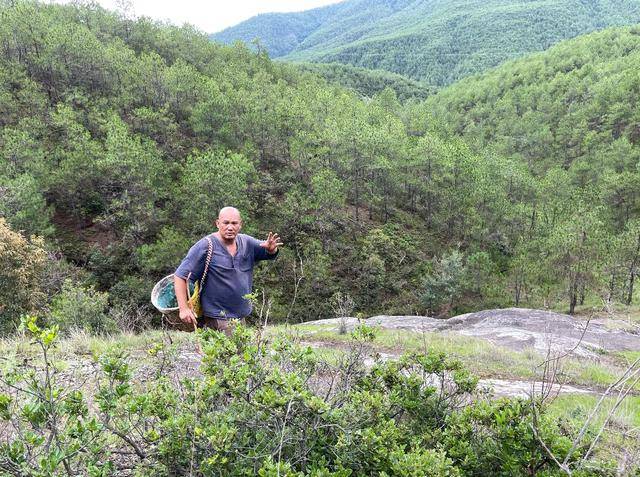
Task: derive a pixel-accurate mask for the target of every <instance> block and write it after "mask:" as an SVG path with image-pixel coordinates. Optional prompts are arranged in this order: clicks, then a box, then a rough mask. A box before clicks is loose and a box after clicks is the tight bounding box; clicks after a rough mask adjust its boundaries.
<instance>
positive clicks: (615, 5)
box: [212, 0, 640, 86]
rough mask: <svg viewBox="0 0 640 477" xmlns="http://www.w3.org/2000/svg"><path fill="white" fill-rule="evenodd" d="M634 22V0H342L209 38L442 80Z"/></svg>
mask: <svg viewBox="0 0 640 477" xmlns="http://www.w3.org/2000/svg"><path fill="white" fill-rule="evenodd" d="M638 22H640V2H638V1H637V0H594V1H591V0H590V1H581V0H542V1H535V2H532V1H527V0H489V1H486V0H483V1H479V0H474V1H468V0H393V1H391V0H347V1H344V2H341V3H339V4H335V5H330V6H328V7H323V8H319V9H314V10H309V11H307V12H301V13H290V14H272V15H261V16H258V17H254V18H252V19H250V20H248V21H246V22H243V23H241V24H239V25H237V26H235V27H231V28H229V29H227V30H224V31H223V32H220V33H217V34H214V35H212V38H213V39H215V40H217V41H221V42H225V43H230V42H233V41H236V40H242V41H244V42H246V43H250V42H251V41H253V40H254V39H256V38H258V39H259V40H260V41H261V43H262V44H263V45H264V47H265V48H266V49H267V51H268V52H269V54H270V55H271V56H273V57H282V58H283V59H285V60H289V61H314V62H325V63H331V62H337V63H344V64H350V65H354V66H361V67H365V68H375V69H383V70H387V71H392V72H395V73H399V74H402V75H406V76H409V77H411V78H414V79H418V80H422V81H424V82H426V83H428V84H432V85H435V86H442V85H448V84H451V83H453V82H455V81H457V80H459V79H461V78H464V77H466V76H469V75H473V74H475V73H479V72H482V71H485V70H487V69H489V68H491V67H494V66H496V65H498V64H500V63H502V62H504V61H506V60H509V59H514V58H518V57H521V56H523V55H524V54H526V53H528V52H534V51H541V50H545V49H547V48H548V47H549V46H551V45H553V44H555V43H557V42H559V41H561V40H563V39H567V38H573V37H576V36H578V35H581V34H584V33H588V32H591V31H594V30H597V29H602V28H605V27H607V26H616V25H629V24H634V23H638Z"/></svg>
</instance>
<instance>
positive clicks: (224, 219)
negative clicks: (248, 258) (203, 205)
mask: <svg viewBox="0 0 640 477" xmlns="http://www.w3.org/2000/svg"><path fill="white" fill-rule="evenodd" d="M216 226H217V227H218V231H219V232H220V236H221V237H222V238H223V239H225V240H235V238H236V235H238V233H239V232H240V229H241V228H242V219H241V218H240V215H239V214H237V213H234V212H224V213H222V214H220V216H219V217H218V219H217V220H216Z"/></svg>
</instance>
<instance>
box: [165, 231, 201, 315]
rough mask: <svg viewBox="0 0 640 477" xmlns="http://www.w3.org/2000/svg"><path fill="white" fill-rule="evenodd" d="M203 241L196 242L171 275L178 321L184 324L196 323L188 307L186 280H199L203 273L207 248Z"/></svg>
mask: <svg viewBox="0 0 640 477" xmlns="http://www.w3.org/2000/svg"><path fill="white" fill-rule="evenodd" d="M203 240H204V239H203ZM203 240H200V241H198V242H197V243H195V244H194V245H193V247H191V248H190V249H189V252H188V253H187V256H186V257H185V258H184V260H182V263H181V264H180V266H179V267H178V269H177V270H176V271H175V273H174V275H173V287H174V290H175V292H176V299H177V300H178V308H179V310H180V319H181V320H182V321H183V322H184V323H194V324H195V323H196V316H195V314H194V313H193V311H192V310H191V308H190V307H189V292H188V290H189V288H188V285H187V279H188V278H191V279H192V280H199V279H200V277H201V276H202V274H203V273H204V259H205V256H206V251H207V247H206V246H205V245H204V242H203Z"/></svg>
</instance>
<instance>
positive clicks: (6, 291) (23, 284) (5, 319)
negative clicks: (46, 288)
mask: <svg viewBox="0 0 640 477" xmlns="http://www.w3.org/2000/svg"><path fill="white" fill-rule="evenodd" d="M46 261H47V254H46V252H45V250H44V248H43V242H42V240H41V239H40V238H38V237H31V238H30V239H27V238H26V237H24V236H23V235H22V234H20V233H18V232H14V231H13V230H11V228H10V227H9V225H8V224H7V222H6V220H5V219H4V218H2V217H0V332H1V331H6V330H10V329H11V328H12V326H13V325H14V323H15V319H16V318H17V317H18V316H19V315H20V314H21V313H26V312H29V311H33V310H36V309H38V307H40V306H41V305H42V303H43V301H44V299H45V297H44V295H43V293H42V291H41V288H40V280H41V279H42V276H43V273H44V268H45V264H46Z"/></svg>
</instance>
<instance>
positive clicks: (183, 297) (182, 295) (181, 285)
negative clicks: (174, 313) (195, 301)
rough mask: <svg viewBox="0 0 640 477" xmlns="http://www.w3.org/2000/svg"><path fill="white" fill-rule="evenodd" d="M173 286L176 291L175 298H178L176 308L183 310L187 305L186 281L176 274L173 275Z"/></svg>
mask: <svg viewBox="0 0 640 477" xmlns="http://www.w3.org/2000/svg"><path fill="white" fill-rule="evenodd" d="M173 287H174V288H175V291H176V299H177V300H178V308H180V309H181V310H185V309H187V308H188V307H189V303H188V301H189V297H188V295H187V281H186V280H185V279H184V278H180V277H179V276H177V275H174V276H173Z"/></svg>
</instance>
